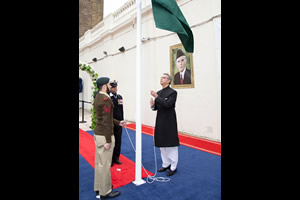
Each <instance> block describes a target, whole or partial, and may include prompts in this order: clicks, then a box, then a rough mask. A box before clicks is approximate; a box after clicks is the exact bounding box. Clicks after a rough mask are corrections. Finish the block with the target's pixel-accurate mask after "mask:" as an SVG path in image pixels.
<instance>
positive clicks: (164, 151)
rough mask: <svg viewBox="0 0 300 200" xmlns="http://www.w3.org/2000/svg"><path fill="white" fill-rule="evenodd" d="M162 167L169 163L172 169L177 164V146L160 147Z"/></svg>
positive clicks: (167, 165)
mask: <svg viewBox="0 0 300 200" xmlns="http://www.w3.org/2000/svg"><path fill="white" fill-rule="evenodd" d="M160 154H161V159H162V167H164V168H167V167H169V166H170V165H171V170H172V171H174V170H175V169H176V168H177V164H178V147H160Z"/></svg>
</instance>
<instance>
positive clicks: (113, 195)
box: [100, 191, 120, 199]
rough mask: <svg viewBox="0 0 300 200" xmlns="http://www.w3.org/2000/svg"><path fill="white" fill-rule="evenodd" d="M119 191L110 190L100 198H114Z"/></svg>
mask: <svg viewBox="0 0 300 200" xmlns="http://www.w3.org/2000/svg"><path fill="white" fill-rule="evenodd" d="M119 195H120V192H119V191H111V192H110V193H109V194H107V195H105V196H102V195H100V196H101V199H108V198H114V197H116V196H119Z"/></svg>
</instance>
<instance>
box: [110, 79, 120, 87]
mask: <svg viewBox="0 0 300 200" xmlns="http://www.w3.org/2000/svg"><path fill="white" fill-rule="evenodd" d="M109 83H110V85H111V87H116V86H118V81H116V80H111V81H109Z"/></svg>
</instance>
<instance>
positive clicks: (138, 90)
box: [133, 0, 146, 186]
mask: <svg viewBox="0 0 300 200" xmlns="http://www.w3.org/2000/svg"><path fill="white" fill-rule="evenodd" d="M136 10H137V27H136V136H135V139H136V140H135V141H136V142H135V150H136V152H135V180H134V181H133V183H134V184H135V185H136V186H139V185H141V184H143V183H146V181H144V180H143V179H142V170H141V167H142V164H141V163H142V125H141V118H142V112H141V99H142V98H141V90H142V87H141V85H142V69H141V68H142V66H141V45H142V41H141V38H142V37H141V35H142V34H141V32H142V29H141V25H142V22H141V18H142V14H141V11H142V3H141V0H137V1H136Z"/></svg>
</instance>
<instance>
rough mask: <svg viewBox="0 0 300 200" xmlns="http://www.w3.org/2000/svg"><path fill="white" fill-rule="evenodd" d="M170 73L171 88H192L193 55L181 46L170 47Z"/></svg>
mask: <svg viewBox="0 0 300 200" xmlns="http://www.w3.org/2000/svg"><path fill="white" fill-rule="evenodd" d="M170 71H171V76H172V77H173V81H172V87H173V88H194V73H193V55H192V53H188V52H186V51H185V50H184V47H183V46H182V44H177V45H174V46H171V47H170Z"/></svg>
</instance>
